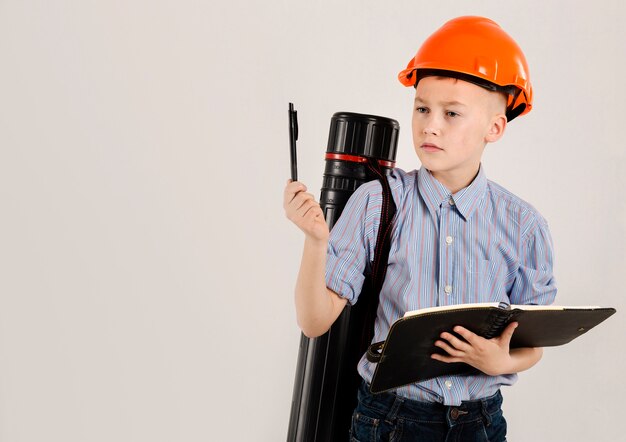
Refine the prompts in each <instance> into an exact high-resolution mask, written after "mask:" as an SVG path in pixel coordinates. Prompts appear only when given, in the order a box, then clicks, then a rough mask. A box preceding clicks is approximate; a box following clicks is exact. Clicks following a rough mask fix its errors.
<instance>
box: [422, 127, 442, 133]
mask: <svg viewBox="0 0 626 442" xmlns="http://www.w3.org/2000/svg"><path fill="white" fill-rule="evenodd" d="M424 135H439V131H438V130H437V129H435V128H433V127H432V126H431V127H425V128H424Z"/></svg>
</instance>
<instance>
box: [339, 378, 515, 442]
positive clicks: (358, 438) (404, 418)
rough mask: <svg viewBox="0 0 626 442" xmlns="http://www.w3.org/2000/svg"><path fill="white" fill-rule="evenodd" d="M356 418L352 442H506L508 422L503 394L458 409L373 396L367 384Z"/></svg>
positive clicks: (355, 412)
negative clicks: (503, 405) (504, 414)
mask: <svg viewBox="0 0 626 442" xmlns="http://www.w3.org/2000/svg"><path fill="white" fill-rule="evenodd" d="M358 397H359V403H358V405H357V407H356V409H355V410H354V414H353V415H352V428H351V429H350V441H351V442H379V441H380V442H382V441H389V442H409V441H419V442H434V441H440V442H479V441H480V442H503V441H506V421H505V420H504V416H503V415H502V409H501V408H500V407H501V405H502V395H501V394H500V391H498V392H497V393H496V394H494V395H493V396H491V397H488V398H485V399H479V400H475V401H464V402H463V403H462V404H461V405H460V406H458V407H448V406H445V405H442V404H438V403H430V402H418V401H413V400H410V399H406V398H403V397H401V396H397V395H395V394H393V393H379V394H375V395H374V394H372V393H370V392H369V385H367V384H366V383H365V382H363V384H362V385H361V388H359V394H358Z"/></svg>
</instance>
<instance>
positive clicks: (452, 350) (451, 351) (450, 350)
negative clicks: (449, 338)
mask: <svg viewBox="0 0 626 442" xmlns="http://www.w3.org/2000/svg"><path fill="white" fill-rule="evenodd" d="M435 346H436V347H439V348H440V349H442V350H443V351H445V352H446V353H448V354H449V355H450V356H457V357H460V356H463V355H464V354H465V353H464V352H463V351H462V350H459V349H457V348H454V347H452V346H451V345H449V344H448V343H446V342H445V341H435Z"/></svg>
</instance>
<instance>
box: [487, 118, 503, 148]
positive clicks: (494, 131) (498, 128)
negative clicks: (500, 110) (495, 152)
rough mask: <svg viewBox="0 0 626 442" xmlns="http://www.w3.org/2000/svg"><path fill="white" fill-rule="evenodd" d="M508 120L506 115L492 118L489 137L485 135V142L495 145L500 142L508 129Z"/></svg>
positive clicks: (488, 132)
mask: <svg viewBox="0 0 626 442" xmlns="http://www.w3.org/2000/svg"><path fill="white" fill-rule="evenodd" d="M506 123H507V119H506V116H505V115H504V114H497V115H494V116H493V117H492V118H491V123H490V126H489V130H488V131H487V135H485V141H486V142H487V143H493V142H494V141H498V140H499V139H500V138H501V137H502V135H504V129H506Z"/></svg>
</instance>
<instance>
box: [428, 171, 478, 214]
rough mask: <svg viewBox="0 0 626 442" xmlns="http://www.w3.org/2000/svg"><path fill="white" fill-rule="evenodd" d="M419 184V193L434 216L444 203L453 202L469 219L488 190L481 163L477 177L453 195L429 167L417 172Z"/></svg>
mask: <svg viewBox="0 0 626 442" xmlns="http://www.w3.org/2000/svg"><path fill="white" fill-rule="evenodd" d="M417 185H418V190H419V193H420V194H421V195H422V197H423V199H424V202H425V203H426V206H427V207H428V210H429V211H430V212H431V213H432V215H433V216H436V215H437V212H438V210H439V207H441V205H442V204H451V202H452V204H453V205H455V206H456V208H457V210H458V212H459V213H460V214H461V216H462V217H463V218H464V219H465V221H467V220H468V219H469V218H470V217H471V216H472V214H473V213H474V211H475V210H476V206H477V205H478V202H479V201H480V200H481V199H482V197H483V196H484V194H485V191H486V190H487V177H486V176H485V172H484V168H483V166H482V164H481V166H480V168H479V169H478V174H477V175H476V178H474V180H473V181H472V182H471V183H470V185H469V186H467V187H465V188H463V189H461V190H459V191H458V192H457V193H455V194H454V195H452V194H450V191H449V190H448V189H447V188H446V187H445V186H444V185H443V184H441V183H440V182H439V181H437V180H436V179H435V177H433V176H432V174H431V173H430V171H429V170H428V169H426V168H424V167H422V168H420V169H419V170H418V172H417Z"/></svg>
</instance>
